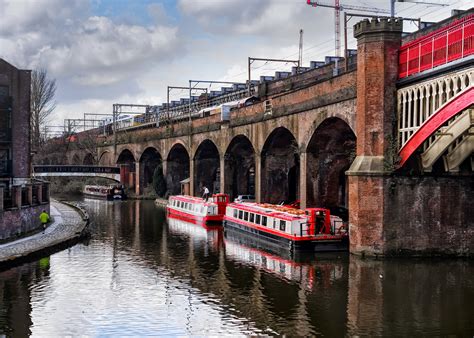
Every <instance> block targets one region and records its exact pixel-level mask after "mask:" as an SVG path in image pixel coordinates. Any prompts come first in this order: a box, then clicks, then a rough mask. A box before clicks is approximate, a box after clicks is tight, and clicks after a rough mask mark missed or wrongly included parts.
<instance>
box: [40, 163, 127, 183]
mask: <svg viewBox="0 0 474 338" xmlns="http://www.w3.org/2000/svg"><path fill="white" fill-rule="evenodd" d="M33 176H34V177H102V178H107V179H109V180H113V181H116V182H120V168H119V167H111V166H97V165H95V166H94V165H35V166H33Z"/></svg>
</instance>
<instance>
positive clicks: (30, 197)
mask: <svg viewBox="0 0 474 338" xmlns="http://www.w3.org/2000/svg"><path fill="white" fill-rule="evenodd" d="M26 189H27V191H28V193H27V199H28V204H29V205H33V186H32V185H31V184H28V185H27V186H26Z"/></svg>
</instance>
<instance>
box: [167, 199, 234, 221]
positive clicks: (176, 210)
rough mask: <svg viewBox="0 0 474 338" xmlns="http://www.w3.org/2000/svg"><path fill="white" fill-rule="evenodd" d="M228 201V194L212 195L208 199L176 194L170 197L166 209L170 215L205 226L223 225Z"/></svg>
mask: <svg viewBox="0 0 474 338" xmlns="http://www.w3.org/2000/svg"><path fill="white" fill-rule="evenodd" d="M228 203H229V196H228V195H226V194H215V195H212V197H211V198H209V199H208V200H207V201H206V200H205V199H203V198H200V197H193V196H187V195H176V196H170V197H169V199H168V205H167V206H166V210H167V213H168V217H172V218H176V219H180V220H183V221H186V222H191V223H195V224H201V225H203V226H221V225H222V221H223V219H224V214H225V208H226V206H227V204H228Z"/></svg>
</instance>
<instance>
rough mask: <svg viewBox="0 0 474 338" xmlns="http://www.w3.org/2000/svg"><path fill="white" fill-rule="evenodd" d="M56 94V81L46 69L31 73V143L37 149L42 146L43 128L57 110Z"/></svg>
mask: <svg viewBox="0 0 474 338" xmlns="http://www.w3.org/2000/svg"><path fill="white" fill-rule="evenodd" d="M55 93H56V79H51V78H49V77H48V72H47V70H46V69H44V68H41V69H38V70H34V71H33V72H32V73H31V142H32V145H33V146H34V147H36V148H38V147H39V145H40V144H41V136H42V135H41V127H42V126H43V125H44V124H45V123H46V120H47V118H48V116H49V115H50V114H51V113H52V112H53V110H54V108H56V102H55V101H53V100H54V95H55Z"/></svg>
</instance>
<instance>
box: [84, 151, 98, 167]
mask: <svg viewBox="0 0 474 338" xmlns="http://www.w3.org/2000/svg"><path fill="white" fill-rule="evenodd" d="M82 164H84V165H94V164H95V158H94V155H92V154H91V153H87V154H86V156H84V160H83V161H82Z"/></svg>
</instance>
